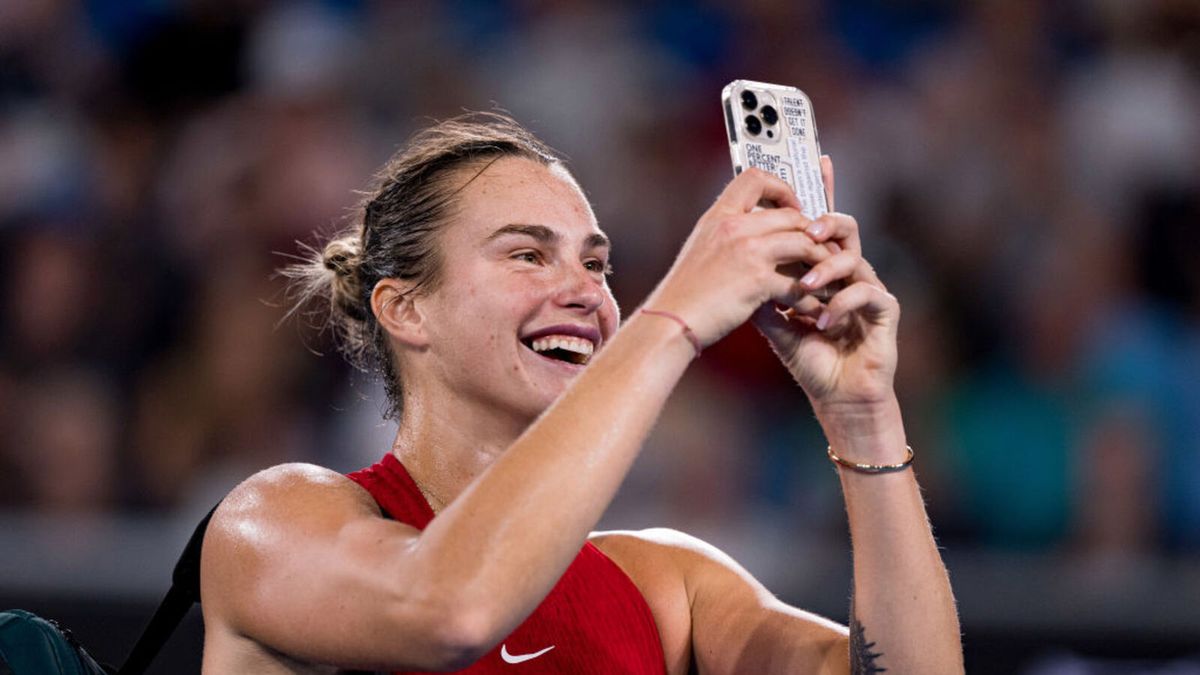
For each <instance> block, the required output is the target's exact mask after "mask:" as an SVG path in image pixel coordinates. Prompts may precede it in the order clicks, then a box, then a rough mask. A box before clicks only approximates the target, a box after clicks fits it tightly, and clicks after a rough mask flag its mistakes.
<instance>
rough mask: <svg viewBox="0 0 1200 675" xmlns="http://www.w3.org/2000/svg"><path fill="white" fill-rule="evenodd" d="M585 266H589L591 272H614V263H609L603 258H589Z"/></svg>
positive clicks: (606, 273)
mask: <svg viewBox="0 0 1200 675" xmlns="http://www.w3.org/2000/svg"><path fill="white" fill-rule="evenodd" d="M583 266H584V267H585V268H587V270H588V271H589V272H596V273H597V274H605V275H608V274H612V265H609V264H608V263H606V262H604V261H603V260H589V261H587V262H585V263H584V264H583Z"/></svg>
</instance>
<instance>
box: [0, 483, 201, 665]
mask: <svg viewBox="0 0 1200 675" xmlns="http://www.w3.org/2000/svg"><path fill="white" fill-rule="evenodd" d="M216 510H217V509H216V507H215V506H214V507H213V511H216ZM213 511H209V512H208V515H207V516H205V517H204V520H202V521H200V524H199V525H198V526H197V527H196V531H195V532H194V533H192V538H191V539H190V540H189V541H188V543H187V546H186V547H184V549H183V554H182V555H180V556H179V562H177V563H176V564H175V571H174V573H173V574H172V575H171V589H170V590H169V591H167V596H166V597H165V598H163V601H162V602H161V603H160V604H159V606H158V609H157V610H156V611H155V612H154V616H153V617H152V618H151V619H150V623H149V624H147V625H146V628H145V630H143V631H142V636H141V637H140V638H138V641H137V644H135V645H134V646H133V650H132V651H130V653H129V656H128V657H127V658H126V659H125V664H124V665H123V666H121V669H120V670H117V669H116V668H113V667H111V666H101V665H100V664H98V663H96V661H95V660H94V659H93V658H92V657H91V656H89V655H88V653H87V651H86V650H85V649H84V648H83V647H82V646H81V645H80V644H79V642H78V641H76V640H75V637H74V636H73V635H71V631H69V630H67V629H65V628H63V627H62V626H59V625H58V623H56V622H55V621H53V620H49V619H44V618H42V617H40V616H38V615H36V614H32V613H30V612H26V611H25V610H23V609H13V610H9V611H7V612H0V675H113V674H114V673H116V674H117V675H141V674H142V673H144V672H145V671H146V669H147V668H149V667H150V662H151V661H153V660H154V657H155V656H157V655H158V652H159V651H160V650H161V649H162V647H163V645H165V644H166V643H167V639H168V638H170V637H171V633H173V632H175V629H176V628H177V627H178V626H179V622H180V621H182V620H183V617H184V615H186V614H187V612H188V610H189V609H191V607H192V605H194V604H195V603H197V602H200V547H201V545H202V544H203V543H204V531H205V530H206V529H208V521H209V519H210V518H212V514H213Z"/></svg>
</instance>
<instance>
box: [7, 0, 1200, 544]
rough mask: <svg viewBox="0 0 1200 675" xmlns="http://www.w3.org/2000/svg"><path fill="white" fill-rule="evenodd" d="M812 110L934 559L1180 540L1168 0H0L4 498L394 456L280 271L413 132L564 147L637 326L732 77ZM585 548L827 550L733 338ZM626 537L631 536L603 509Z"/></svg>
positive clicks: (1182, 211) (811, 426) (1193, 335)
mask: <svg viewBox="0 0 1200 675" xmlns="http://www.w3.org/2000/svg"><path fill="white" fill-rule="evenodd" d="M738 78H745V79H755V80H760V81H768V82H778V83H784V84H790V85H795V86H798V87H800V88H801V89H804V90H805V91H806V92H807V93H808V94H809V96H810V97H811V99H812V101H813V104H814V109H815V116H816V121H817V124H818V127H819V129H820V140H821V143H822V149H823V150H824V151H825V152H827V153H829V154H830V155H832V157H833V161H834V165H835V168H836V174H837V181H836V182H837V207H838V209H839V210H841V211H845V212H848V213H851V214H852V215H854V216H856V217H857V218H858V220H859V222H860V224H861V227H862V230H863V236H864V242H865V249H866V254H867V257H868V258H869V259H871V260H872V261H873V262H874V263H875V265H876V267H877V269H879V271H880V274H881V276H882V277H883V278H884V280H885V281H886V282H887V283H888V284H889V286H890V289H891V290H892V291H893V292H894V293H895V294H896V295H898V296H899V298H900V300H901V303H902V306H903V308H904V319H903V321H902V327H901V337H900V342H901V345H900V346H901V365H900V371H899V373H898V375H897V386H898V389H899V392H900V397H901V402H902V405H903V407H904V409H905V414H906V420H907V426H908V433H909V437H910V442H911V444H912V445H913V447H914V448H915V450H916V453H917V456H918V460H917V470H918V472H919V474H920V477H921V480H922V483H923V484H924V485H925V487H926V490H927V495H928V497H929V504H930V509H931V511H932V516H933V519H934V523H935V526H936V530H937V532H938V535H939V537H940V538H941V539H942V540H943V541H944V542H950V543H952V544H970V545H975V546H981V547H987V548H996V549H1009V550H1026V551H1047V552H1067V553H1078V554H1081V555H1085V556H1088V559H1089V560H1092V561H1095V562H1097V563H1099V564H1101V565H1107V564H1113V563H1115V564H1118V565H1119V564H1121V563H1122V561H1124V560H1127V559H1135V558H1138V557H1140V556H1145V555H1154V554H1161V553H1172V554H1174V553H1196V552H1200V236H1197V235H1198V234H1200V227H1198V226H1200V115H1198V114H1197V112H1196V111H1197V110H1200V4H1197V3H1195V2H1188V1H1185V0H1144V1H1142V2H1121V1H1120V0H1073V1H1070V2H1057V3H1049V2H1010V1H1008V0H978V1H976V2H968V3H958V2H952V1H950V0H907V1H900V2H885V1H884V0H846V1H843V2H832V1H827V2H818V1H787V2H784V1H770V0H747V1H746V2H740V3H720V2H697V3H689V2H682V1H679V0H651V1H648V2H609V3H591V2H580V1H553V0H507V1H505V0H443V1H440V2H437V1H420V2H418V1H406V2H384V1H377V2H372V1H368V0H327V1H316V0H312V1H308V2H268V1H267V0H82V1H81V2H69V1H67V0H5V2H4V3H3V8H2V9H0V244H2V245H0V304H2V306H3V313H2V314H0V317H2V319H0V508H3V509H4V510H10V511H33V512H45V513H90V514H122V513H129V512H142V511H169V510H172V509H178V508H180V507H182V506H184V505H187V504H191V503H195V502H203V501H205V500H208V503H211V502H212V501H215V500H216V499H217V498H219V496H220V494H221V493H222V492H223V491H224V490H227V489H228V488H229V487H230V486H231V485H232V484H233V483H236V481H237V480H239V479H240V478H242V477H245V476H247V475H249V474H250V473H252V472H254V471H255V470H257V469H260V468H263V467H265V466H268V465H271V464H275V463H279V462H284V461H311V462H316V463H321V464H325V465H329V466H333V467H335V468H338V469H341V470H351V469H354V468H356V467H357V466H359V465H362V464H365V463H368V462H370V461H373V460H374V459H375V458H377V457H378V456H380V455H382V453H383V452H385V451H386V450H387V449H388V444H389V442H390V433H389V430H388V427H387V425H385V424H383V423H382V420H381V418H380V416H379V411H380V410H381V409H382V407H383V401H382V395H381V394H380V393H379V390H378V388H377V387H376V386H375V385H373V384H372V383H371V380H370V378H369V377H366V376H363V375H356V374H354V373H353V372H351V371H350V369H349V368H348V367H347V366H346V365H345V364H344V363H342V362H341V361H340V359H339V358H338V357H337V355H336V353H335V352H334V351H333V350H332V349H331V348H330V344H329V336H328V335H326V334H323V333H321V332H320V331H318V330H315V329H314V328H313V327H312V326H310V325H309V323H310V322H306V321H304V320H301V321H298V322H282V323H281V319H282V318H283V315H284V313H285V312H286V309H287V306H288V305H287V295H286V291H285V286H284V283H283V281H282V280H281V279H279V278H278V277H277V276H275V275H274V274H273V271H274V270H275V269H277V268H278V267H280V266H281V265H284V264H286V263H287V262H288V261H289V258H288V256H289V255H295V254H296V253H297V252H298V251H299V243H300V242H309V243H312V242H314V241H315V239H314V236H315V235H314V233H317V232H324V233H330V232H332V231H334V230H336V229H338V228H339V227H341V226H342V225H343V224H344V223H345V218H347V217H348V214H350V212H351V207H352V206H353V205H354V204H355V202H356V201H357V199H358V195H357V194H356V192H355V191H356V190H357V189H361V188H363V187H365V186H366V184H367V183H368V180H369V178H370V176H371V174H372V172H373V171H374V170H375V168H376V167H377V166H379V165H380V164H381V163H382V162H383V161H384V160H385V159H386V158H387V157H388V156H389V155H390V154H391V153H392V152H393V151H394V150H395V149H396V148H397V147H398V146H399V145H400V144H401V143H402V142H403V140H404V139H405V137H406V136H407V135H408V134H409V133H411V132H412V130H414V129H415V128H417V127H420V126H423V125H425V124H428V123H430V121H431V120H433V119H438V118H445V117H447V116H451V115H454V114H457V113H459V112H461V111H463V110H464V109H494V108H497V107H498V108H503V109H505V110H508V111H510V112H511V113H512V114H513V115H514V116H515V117H516V118H517V119H518V120H520V121H521V122H523V123H525V124H527V125H528V126H529V127H531V128H532V129H533V130H535V132H537V133H538V134H540V135H541V136H542V137H543V138H544V139H546V140H547V141H548V142H549V143H550V144H551V145H553V146H554V147H556V148H557V149H559V150H560V151H561V152H562V153H563V154H565V155H566V157H567V158H568V161H569V163H570V166H571V168H572V169H573V170H574V171H575V173H576V175H577V176H578V178H579V179H580V182H581V183H582V184H583V186H584V188H585V190H586V191H587V192H588V194H589V197H590V198H591V199H592V201H593V203H594V205H595V208H596V212H597V215H598V217H599V219H600V224H601V227H602V228H604V229H605V230H606V231H607V232H608V233H609V235H610V236H611V237H612V239H613V240H614V241H615V244H616V248H615V251H614V262H615V268H616V273H615V275H614V276H613V278H612V283H613V285H614V288H615V291H616V293H617V296H618V299H619V300H620V301H621V302H622V304H623V306H624V308H625V309H626V311H628V310H630V309H632V308H633V307H635V306H636V305H637V303H638V302H640V300H641V299H642V298H643V297H644V296H645V294H646V293H647V292H648V291H649V290H650V289H651V288H652V287H653V285H654V283H655V281H656V280H657V279H658V278H659V277H660V276H661V275H662V274H663V273H664V272H665V271H666V269H667V267H668V266H669V264H670V262H671V260H672V257H673V255H674V253H675V251H676V250H677V249H678V246H679V245H680V244H681V243H682V241H683V239H684V238H685V237H686V235H687V233H688V231H689V229H690V227H691V226H692V224H693V223H694V222H695V219H696V218H697V216H698V215H699V214H700V213H701V212H702V211H703V210H704V209H705V208H706V207H707V206H708V204H709V203H711V200H712V199H713V198H714V196H715V195H716V193H717V191H718V190H719V189H720V188H721V186H722V185H723V184H724V182H726V181H727V180H728V179H729V178H730V177H731V170H730V164H729V154H728V149H727V145H726V140H725V138H726V137H725V135H724V132H723V120H722V115H721V110H720V107H719V106H720V103H719V94H720V90H721V88H722V86H724V84H725V83H727V82H728V81H730V80H733V79H738ZM649 446H650V447H649V448H648V449H647V452H646V453H645V455H644V456H643V458H642V459H640V460H639V463H638V465H637V466H636V467H635V471H634V473H633V475H631V477H630V479H629V481H628V483H627V485H626V487H625V489H624V490H623V492H622V494H621V495H620V497H619V498H618V502H617V503H616V504H615V505H614V507H613V509H614V511H613V513H612V514H610V516H611V517H612V519H613V520H614V523H613V524H618V525H619V524H627V525H649V524H653V523H655V522H661V523H667V524H673V525H675V526H677V527H683V528H687V529H693V530H698V531H700V532H708V531H713V530H719V529H720V528H722V527H732V525H730V524H731V523H746V522H753V523H758V524H760V525H761V527H764V528H768V529H770V528H775V529H774V530H772V531H777V532H780V533H784V532H786V533H790V536H795V535H796V533H797V532H798V531H799V532H801V533H807V534H809V535H811V536H812V537H821V536H825V535H826V534H828V533H830V532H834V531H840V530H842V529H844V517H843V516H842V514H841V506H840V502H839V500H838V497H837V489H838V487H837V482H836V480H835V479H834V477H833V474H832V469H830V468H829V466H828V463H827V460H825V458H824V443H823V441H822V439H821V435H820V430H819V428H817V426H816V425H815V423H814V422H813V420H812V415H811V413H810V412H809V411H808V409H807V407H806V402H805V400H804V398H803V395H802V393H801V392H800V391H799V390H798V388H797V387H795V385H794V384H792V383H791V382H790V381H789V379H788V377H787V375H786V373H785V372H784V371H783V370H782V369H781V368H780V367H779V366H778V365H777V363H775V362H774V358H773V357H772V356H771V354H770V353H769V351H768V350H767V349H766V348H765V346H764V345H763V344H762V342H761V340H760V338H759V337H758V336H757V335H756V334H755V333H754V331H753V330H752V329H749V328H744V329H741V330H739V331H738V332H736V333H735V334H733V335H732V336H730V337H729V338H728V339H727V340H725V341H724V342H722V343H721V344H719V345H717V346H716V347H714V348H712V349H710V350H709V351H708V352H706V353H705V355H704V356H703V357H702V358H701V359H700V360H699V361H698V362H697V363H696V364H695V366H694V367H693V369H692V370H691V371H690V372H689V374H688V376H687V378H686V379H685V381H684V383H683V384H682V385H681V387H680V390H679V391H678V392H677V395H676V396H675V397H674V398H673V399H672V402H671V404H670V405H669V407H668V409H667V411H666V412H665V413H664V415H663V418H662V421H661V423H660V425H659V427H658V429H657V431H656V432H655V434H654V436H653V438H652V439H651V441H650V443H649ZM621 518H624V520H622V519H621Z"/></svg>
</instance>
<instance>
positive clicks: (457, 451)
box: [392, 401, 530, 513]
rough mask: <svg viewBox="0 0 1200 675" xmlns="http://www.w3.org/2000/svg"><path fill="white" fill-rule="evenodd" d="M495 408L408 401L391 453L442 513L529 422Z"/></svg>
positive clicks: (434, 507)
mask: <svg viewBox="0 0 1200 675" xmlns="http://www.w3.org/2000/svg"><path fill="white" fill-rule="evenodd" d="M495 413H496V411H495V410H494V409H493V410H490V411H489V410H467V409H464V407H463V406H462V405H461V404H458V405H438V406H434V405H427V404H422V403H421V402H419V401H405V407H404V412H403V414H402V415H401V420H400V430H399V431H398V432H397V434H396V440H395V442H394V443H393V444H392V454H394V455H395V456H396V459H399V460H400V462H401V463H402V464H404V467H405V469H407V470H408V473H409V475H411V476H412V477H413V480H414V481H416V483H417V486H418V487H420V488H421V491H422V492H423V493H424V494H425V498H426V500H428V501H429V503H430V506H431V507H433V510H434V512H435V513H436V512H440V511H441V510H442V509H443V508H445V506H446V505H448V504H449V503H450V502H452V501H454V499H455V498H457V497H458V495H459V494H461V493H462V491H463V490H465V489H466V488H467V486H468V485H470V483H471V481H473V480H475V478H476V477H478V476H479V475H480V474H482V473H483V472H484V471H486V470H487V468H488V467H490V466H491V465H492V463H493V462H495V461H496V459H497V458H498V457H499V456H500V455H501V454H502V453H503V452H504V451H505V450H506V449H507V448H508V447H509V446H510V445H512V443H513V442H514V441H515V440H517V437H518V436H520V435H521V433H523V432H524V431H525V428H526V427H527V426H528V425H529V422H530V421H526V420H514V419H513V417H512V416H499V415H496V414H495Z"/></svg>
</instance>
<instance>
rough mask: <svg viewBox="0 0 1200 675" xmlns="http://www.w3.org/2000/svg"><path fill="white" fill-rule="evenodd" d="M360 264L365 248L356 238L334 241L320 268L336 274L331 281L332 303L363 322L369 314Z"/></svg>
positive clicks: (327, 249)
mask: <svg viewBox="0 0 1200 675" xmlns="http://www.w3.org/2000/svg"><path fill="white" fill-rule="evenodd" d="M361 263H362V244H361V243H360V240H359V238H358V237H356V236H344V237H339V238H335V239H331V240H330V241H329V243H328V244H326V245H325V250H324V251H323V252H322V253H321V264H323V265H324V266H325V269H327V270H329V271H330V272H332V273H333V274H332V275H330V276H331V278H330V280H329V281H330V284H329V294H330V300H331V301H332V302H333V304H334V306H336V307H337V308H338V309H340V310H341V311H342V312H344V313H345V314H347V315H348V316H350V317H351V318H354V319H357V320H359V321H364V320H366V318H367V310H366V308H365V307H364V302H365V301H364V299H363V287H362V278H361V277H360V275H359V266H360V265H361Z"/></svg>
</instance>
